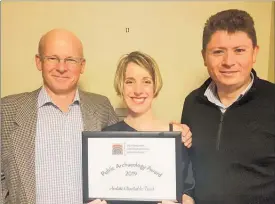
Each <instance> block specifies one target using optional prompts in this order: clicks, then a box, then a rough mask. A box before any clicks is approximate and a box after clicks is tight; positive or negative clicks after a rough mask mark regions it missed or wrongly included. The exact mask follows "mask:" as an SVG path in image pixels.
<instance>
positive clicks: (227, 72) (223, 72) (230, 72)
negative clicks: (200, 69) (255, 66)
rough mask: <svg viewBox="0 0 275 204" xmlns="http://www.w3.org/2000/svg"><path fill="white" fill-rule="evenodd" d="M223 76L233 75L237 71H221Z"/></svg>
mask: <svg viewBox="0 0 275 204" xmlns="http://www.w3.org/2000/svg"><path fill="white" fill-rule="evenodd" d="M220 73H221V74H225V75H231V74H235V73H237V71H220Z"/></svg>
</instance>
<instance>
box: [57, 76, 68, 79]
mask: <svg viewBox="0 0 275 204" xmlns="http://www.w3.org/2000/svg"><path fill="white" fill-rule="evenodd" d="M53 77H54V78H58V79H68V78H69V77H63V76H53Z"/></svg>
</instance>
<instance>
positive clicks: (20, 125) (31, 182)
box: [11, 89, 40, 204]
mask: <svg viewBox="0 0 275 204" xmlns="http://www.w3.org/2000/svg"><path fill="white" fill-rule="evenodd" d="M39 91H40V89H38V90H36V91H33V92H31V93H29V95H28V96H26V100H25V103H23V104H22V106H21V108H20V109H19V110H18V111H17V114H16V116H15V123H16V125H17V128H16V129H15V131H14V132H13V133H12V135H11V139H12V141H13V146H14V154H15V160H16V164H17V167H18V171H19V176H20V179H21V182H22V186H23V188H24V191H25V194H26V196H27V200H28V203H30V204H34V203H35V202H36V198H35V194H36V189H35V135H36V121H37V98H38V94H39Z"/></svg>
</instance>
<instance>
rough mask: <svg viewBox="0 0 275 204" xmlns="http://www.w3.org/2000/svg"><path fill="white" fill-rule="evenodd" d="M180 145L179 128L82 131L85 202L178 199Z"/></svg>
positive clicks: (179, 193)
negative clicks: (131, 130) (149, 130)
mask: <svg viewBox="0 0 275 204" xmlns="http://www.w3.org/2000/svg"><path fill="white" fill-rule="evenodd" d="M180 148H181V133H180V132H121V131H119V132H83V195H84V202H88V201H90V200H93V199H96V198H100V199H105V200H109V201H111V200H116V201H161V200H178V199H180V198H179V197H181V186H182V185H181V184H180V183H181V171H180V167H181V163H180V162H181V159H180V156H181V150H180ZM142 203H144V202H142Z"/></svg>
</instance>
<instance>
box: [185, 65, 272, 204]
mask: <svg viewBox="0 0 275 204" xmlns="http://www.w3.org/2000/svg"><path fill="white" fill-rule="evenodd" d="M252 72H253V73H254V76H255V79H254V82H253V85H252V87H251V89H250V90H249V91H248V92H247V93H246V94H245V95H244V96H243V97H242V98H241V99H240V100H238V101H236V102H235V103H233V104H232V105H231V106H230V107H229V108H228V109H227V110H226V111H225V113H224V114H222V112H221V111H220V109H219V107H218V106H216V105H214V104H213V103H211V102H209V101H208V99H207V98H206V97H205V96H204V92H205V90H206V89H207V87H208V85H209V84H210V83H211V79H210V78H209V79H208V80H207V81H206V82H205V83H204V84H203V85H202V86H201V87H200V88H198V89H197V90H194V91H193V92H192V93H190V94H189V95H188V96H187V98H186V99H185V102H184V107H183V112H182V120H181V122H182V123H185V124H187V125H188V126H189V127H190V129H191V131H192V134H193V145H192V148H191V149H190V150H189V156H190V158H191V161H192V166H193V171H194V177H195V181H196V185H195V190H194V192H193V196H194V198H195V201H196V203H197V204H204V203H205V204H206V203H209V204H215V203H221V204H227V203H228V204H229V203H230V204H275V85H274V84H272V83H270V82H268V81H265V80H262V79H259V78H258V77H257V75H256V72H255V71H254V70H252Z"/></svg>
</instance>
